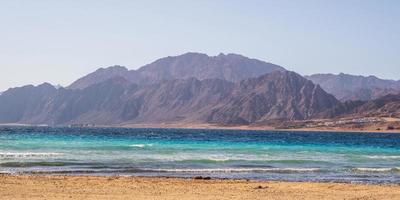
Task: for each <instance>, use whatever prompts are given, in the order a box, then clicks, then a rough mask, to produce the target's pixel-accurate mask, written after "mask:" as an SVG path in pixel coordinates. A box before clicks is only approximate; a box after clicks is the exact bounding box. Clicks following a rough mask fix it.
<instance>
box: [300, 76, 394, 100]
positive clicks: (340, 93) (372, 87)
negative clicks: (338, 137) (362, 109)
mask: <svg viewBox="0 0 400 200" xmlns="http://www.w3.org/2000/svg"><path fill="white" fill-rule="evenodd" d="M306 78H307V79H309V80H311V81H313V82H314V83H315V84H318V85H320V86H321V87H322V88H323V89H324V90H325V91H327V92H328V93H331V94H333V95H334V96H335V97H336V98H337V99H339V100H341V101H347V100H364V101H366V100H373V99H376V98H379V97H382V96H385V95H387V94H397V93H399V92H400V81H393V80H384V79H379V78H377V77H375V76H368V77H365V76H354V75H349V74H343V73H341V74H338V75H335V74H314V75H311V76H306Z"/></svg>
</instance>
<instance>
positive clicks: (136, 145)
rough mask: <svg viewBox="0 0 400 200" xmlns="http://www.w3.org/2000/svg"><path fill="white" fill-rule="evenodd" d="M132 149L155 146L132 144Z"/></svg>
mask: <svg viewBox="0 0 400 200" xmlns="http://www.w3.org/2000/svg"><path fill="white" fill-rule="evenodd" d="M129 146H130V147H137V148H145V147H152V146H153V144H131V145H129Z"/></svg>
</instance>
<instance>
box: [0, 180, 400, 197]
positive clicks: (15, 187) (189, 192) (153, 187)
mask: <svg viewBox="0 0 400 200" xmlns="http://www.w3.org/2000/svg"><path fill="white" fill-rule="evenodd" d="M0 184H1V185H2V187H0V196H2V197H3V198H5V199H10V200H14V199H44V198H45V199H89V200H91V199H93V200H101V199H132V197H134V198H136V199H189V200H190V199H216V198H218V199H222V200H225V199H398V198H400V184H364V183H324V182H286V181H257V180H242V179H211V180H205V179H194V178H172V177H124V176H112V177H104V176H62V175H55V176H53V175H51V176H48V175H46V176H41V175H40V176H37V175H5V174H0Z"/></svg>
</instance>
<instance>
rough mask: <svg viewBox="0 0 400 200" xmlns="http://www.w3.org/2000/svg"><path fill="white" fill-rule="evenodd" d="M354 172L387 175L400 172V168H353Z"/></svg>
mask: <svg viewBox="0 0 400 200" xmlns="http://www.w3.org/2000/svg"><path fill="white" fill-rule="evenodd" d="M352 170H353V171H355V172H370V173H385V172H400V167H393V168H372V167H357V168H353V169H352Z"/></svg>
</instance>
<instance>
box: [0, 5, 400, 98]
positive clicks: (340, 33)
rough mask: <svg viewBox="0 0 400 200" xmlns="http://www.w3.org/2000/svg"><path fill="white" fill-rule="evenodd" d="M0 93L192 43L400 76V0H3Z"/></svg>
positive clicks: (324, 67)
mask: <svg viewBox="0 0 400 200" xmlns="http://www.w3.org/2000/svg"><path fill="white" fill-rule="evenodd" d="M0 26H1V29H0V91H1V90H5V89H6V88H8V87H13V86H21V85H24V84H38V83H41V82H44V81H48V82H50V83H53V84H62V85H68V84H69V83H71V82H72V81H73V80H75V79H77V78H79V77H81V76H83V75H85V74H87V73H89V72H92V71H94V70H95V69H97V68H99V67H106V66H110V65H115V64H118V65H124V66H127V67H128V68H130V69H136V68H138V67H140V66H142V65H144V64H147V63H149V62H152V61H154V60H155V59H157V58H160V57H164V56H168V55H178V54H182V53H185V52H188V51H191V52H202V53H207V54H209V55H216V54H218V53H220V52H223V53H239V54H243V55H245V56H248V57H252V58H257V59H261V60H265V61H268V62H272V63H275V64H279V65H282V66H284V67H286V68H287V69H289V70H293V71H296V72H298V73H300V74H303V75H306V74H312V73H328V72H330V73H339V72H345V73H351V74H361V75H369V74H372V75H376V76H378V77H382V78H389V79H400V54H399V52H400V1H398V0H393V1H388V0H375V1H372V0H370V1H367V0H359V1H358V0H343V1H340V0H331V1H328V0H326V1H322V0H320V1H305V0H304V1H302V0H292V1H283V0H279V1H267V0H259V1H257V0H242V1H237V0H227V1H222V0H209V1H205V0H197V1H195V0H180V1H179V0H159V1H156V0H153V1H151V0H148V1H134V0H126V1H123V0H109V1H102V0H93V1H90V0H59V1H53V0H48V1H45V0H34V1H33V0H25V1H19V0H0Z"/></svg>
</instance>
